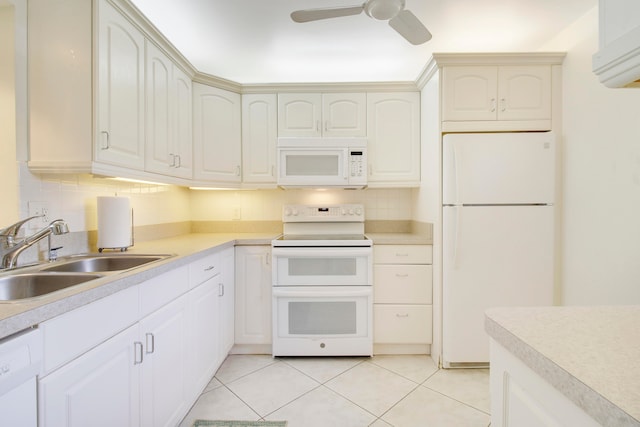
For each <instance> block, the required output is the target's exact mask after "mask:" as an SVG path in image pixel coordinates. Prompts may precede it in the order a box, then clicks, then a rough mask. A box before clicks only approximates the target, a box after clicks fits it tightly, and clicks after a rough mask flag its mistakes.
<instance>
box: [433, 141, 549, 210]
mask: <svg viewBox="0 0 640 427" xmlns="http://www.w3.org/2000/svg"><path fill="white" fill-rule="evenodd" d="M554 144H555V142H554V136H553V133H552V132H526V133H525V132H522V133H478V134H449V135H445V136H444V139H443V152H442V154H443V166H442V170H443V182H442V185H443V188H442V190H443V194H442V197H443V204H445V205H460V204H472V205H474V204H534V203H536V204H552V203H554V182H555V178H554V176H555V147H554Z"/></svg>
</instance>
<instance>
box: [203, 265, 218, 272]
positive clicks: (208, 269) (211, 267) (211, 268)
mask: <svg viewBox="0 0 640 427" xmlns="http://www.w3.org/2000/svg"><path fill="white" fill-rule="evenodd" d="M214 268H216V267H215V266H213V265H210V266H209V267H207V268H205V269H204V271H211V270H213V269H214Z"/></svg>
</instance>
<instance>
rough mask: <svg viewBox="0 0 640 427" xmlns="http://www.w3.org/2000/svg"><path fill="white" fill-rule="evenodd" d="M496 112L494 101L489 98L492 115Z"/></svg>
mask: <svg viewBox="0 0 640 427" xmlns="http://www.w3.org/2000/svg"><path fill="white" fill-rule="evenodd" d="M495 111H496V99H495V98H491V112H492V113H494V112H495Z"/></svg>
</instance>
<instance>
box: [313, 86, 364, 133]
mask: <svg viewBox="0 0 640 427" xmlns="http://www.w3.org/2000/svg"><path fill="white" fill-rule="evenodd" d="M322 121H323V136H326V137H352V136H353V137H356V136H366V134H367V95H366V94H365V93H325V94H323V95H322Z"/></svg>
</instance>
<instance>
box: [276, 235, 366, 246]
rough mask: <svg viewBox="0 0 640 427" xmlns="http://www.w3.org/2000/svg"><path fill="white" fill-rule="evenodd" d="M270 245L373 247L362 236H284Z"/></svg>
mask: <svg viewBox="0 0 640 427" xmlns="http://www.w3.org/2000/svg"><path fill="white" fill-rule="evenodd" d="M271 244H272V246H274V247H314V246H324V247H326V246H346V247H368V246H373V242H372V241H371V239H369V238H368V237H367V236H365V235H364V234H285V235H282V236H280V237H278V238H277V239H275V240H273V241H272V242H271Z"/></svg>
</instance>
